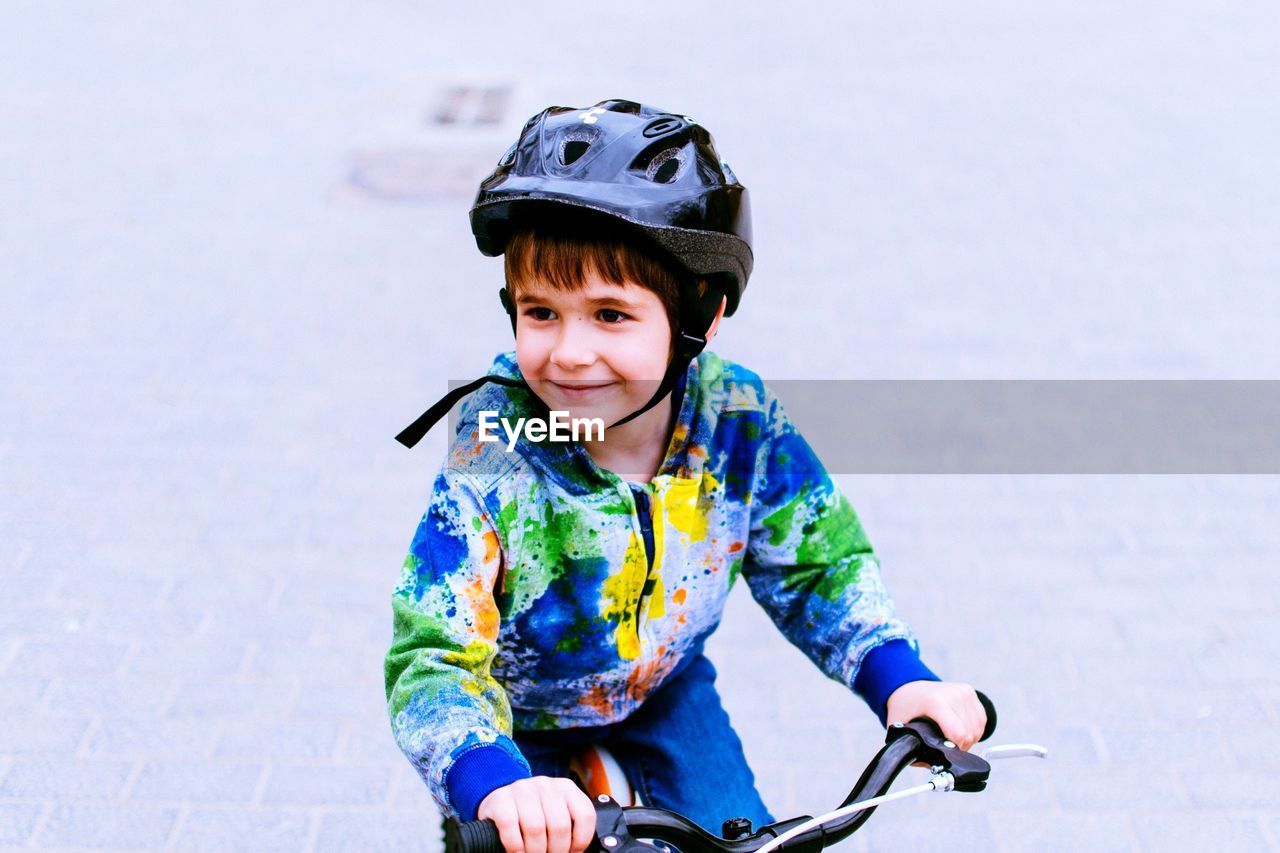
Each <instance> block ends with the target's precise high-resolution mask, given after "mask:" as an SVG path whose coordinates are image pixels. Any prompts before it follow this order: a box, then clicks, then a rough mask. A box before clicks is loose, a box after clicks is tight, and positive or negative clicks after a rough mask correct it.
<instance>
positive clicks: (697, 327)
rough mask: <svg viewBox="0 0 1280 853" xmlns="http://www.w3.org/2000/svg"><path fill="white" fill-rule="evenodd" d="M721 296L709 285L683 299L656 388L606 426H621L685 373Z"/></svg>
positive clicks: (649, 406) (659, 399)
mask: <svg viewBox="0 0 1280 853" xmlns="http://www.w3.org/2000/svg"><path fill="white" fill-rule="evenodd" d="M722 296H723V294H722V293H721V292H720V291H719V290H717V289H716V288H714V287H708V288H707V292H706V293H704V294H702V295H701V296H695V297H691V298H689V299H687V300H685V301H684V303H683V305H682V306H681V311H680V328H679V329H677V330H676V338H675V346H674V349H675V353H674V354H673V355H672V357H671V362H670V363H669V364H668V365H667V372H666V374H664V375H663V377H662V383H661V384H660V385H659V386H658V390H657V391H655V392H654V394H653V396H652V397H650V398H649V402H647V403H645V404H644V405H643V406H642V407H640V408H639V409H636V410H635V411H634V412H632V413H631V414H629V415H627V416H626V417H625V418H623V419H622V420H620V421H618V422H617V423H615V424H613V425H612V426H610V427H608V428H607V429H613V428H614V427H620V426H622V425H623V424H625V423H627V422H628V421H630V420H633V419H634V418H638V417H640V416H641V415H643V414H644V413H645V412H647V411H649V410H650V409H652V408H653V407H654V406H656V405H658V404H659V403H661V402H662V399H663V398H664V397H666V396H667V394H669V393H671V391H672V390H674V389H675V387H676V383H678V382H679V381H680V377H682V376H684V374H685V371H687V370H688V369H689V364H690V362H692V361H693V360H694V359H695V358H697V357H698V354H699V353H701V352H702V350H703V349H705V348H706V346H707V331H708V330H709V329H710V328H711V322H712V321H713V320H714V319H715V317H716V311H717V310H719V308H720V299H721V297H722Z"/></svg>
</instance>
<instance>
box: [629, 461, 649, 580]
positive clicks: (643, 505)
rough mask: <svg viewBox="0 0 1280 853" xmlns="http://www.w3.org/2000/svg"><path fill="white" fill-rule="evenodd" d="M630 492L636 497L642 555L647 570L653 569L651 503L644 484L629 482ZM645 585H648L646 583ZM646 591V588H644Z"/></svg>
mask: <svg viewBox="0 0 1280 853" xmlns="http://www.w3.org/2000/svg"><path fill="white" fill-rule="evenodd" d="M631 493H632V494H633V495H635V498H636V515H637V516H638V517H639V519H640V536H641V537H642V538H643V539H644V557H645V561H646V562H647V563H648V564H649V571H653V548H654V545H653V503H652V502H651V501H650V500H649V493H648V492H646V491H645V490H644V486H637V485H636V484H635V483H632V484H631ZM645 586H648V584H647V583H646V584H645ZM645 592H646V593H647V592H648V590H647V589H646V590H645Z"/></svg>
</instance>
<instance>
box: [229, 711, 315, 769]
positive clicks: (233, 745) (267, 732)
mask: <svg viewBox="0 0 1280 853" xmlns="http://www.w3.org/2000/svg"><path fill="white" fill-rule="evenodd" d="M339 732H340V727H339V726H338V724H337V723H333V722H329V721H306V720H298V721H294V722H284V723H280V722H271V721H266V720H262V721H257V720H234V721H231V722H228V723H227V724H226V725H225V726H224V727H223V729H222V735H221V737H219V738H218V743H217V746H216V747H215V748H214V752H213V754H214V757H215V758H245V759H258V760H261V759H269V760H271V761H287V760H291V759H300V758H313V759H329V758H332V757H333V755H334V752H335V750H336V749H337V746H338V734H339Z"/></svg>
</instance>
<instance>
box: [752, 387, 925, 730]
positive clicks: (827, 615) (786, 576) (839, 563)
mask: <svg viewBox="0 0 1280 853" xmlns="http://www.w3.org/2000/svg"><path fill="white" fill-rule="evenodd" d="M766 402H767V404H768V405H767V408H766V418H765V424H764V427H763V434H762V438H763V441H762V444H761V447H760V450H759V456H758V457H757V464H756V478H755V489H754V491H753V494H752V508H751V533H750V540H749V542H748V547H747V555H746V558H745V560H744V562H743V568H742V574H743V577H744V578H745V579H746V581H747V585H748V587H749V588H750V589H751V595H752V596H753V597H754V598H755V599H756V601H757V602H759V603H760V605H761V606H762V607H763V608H764V609H765V611H766V612H767V613H768V614H769V616H770V618H771V619H772V620H773V621H774V623H775V624H776V625H777V626H778V628H779V629H780V630H781V631H782V633H783V634H784V635H785V636H786V637H787V639H788V640H790V641H791V642H792V643H793V644H794V645H796V646H797V647H798V648H799V649H801V650H802V651H803V652H804V653H805V654H806V655H808V657H809V658H810V659H811V660H812V661H813V662H814V663H815V664H817V666H818V668H819V669H821V670H822V671H823V672H824V673H826V675H827V676H828V677H830V678H833V679H835V680H836V681H839V682H841V683H843V684H845V685H846V686H848V687H849V688H850V689H852V690H853V691H854V692H856V693H857V694H858V695H859V696H861V697H862V698H863V699H864V700H865V701H866V702H867V704H868V705H869V706H870V707H871V709H872V710H873V711H874V712H875V713H876V715H877V716H878V717H879V718H880V721H881V722H882V723H883V722H884V721H885V706H886V704H887V702H888V699H889V696H890V694H892V693H893V691H894V690H897V689H898V688H899V687H901V686H902V685H903V684H906V683H908V682H911V681H920V680H929V681H937V680H938V677H937V676H936V675H934V674H933V673H932V672H931V671H930V670H929V668H928V667H926V666H925V665H924V664H923V663H922V662H921V661H920V655H919V647H918V645H917V643H916V640H915V638H914V637H913V636H912V634H911V631H910V629H908V627H907V626H906V624H905V623H903V622H902V621H901V620H900V619H898V618H897V617H895V616H894V611H893V601H892V599H891V598H890V597H889V594H888V592H887V591H886V590H885V587H884V584H883V583H882V582H881V578H880V564H879V561H878V560H877V559H876V556H875V554H874V553H873V552H872V550H871V545H870V543H869V542H868V541H867V537H866V534H865V533H864V532H863V530H862V525H861V523H860V522H859V521H858V516H857V514H856V513H855V512H854V510H853V506H852V505H850V503H849V501H848V499H847V498H846V497H845V496H844V494H843V493H842V492H841V491H840V489H839V488H838V487H837V486H836V484H835V483H834V482H833V481H832V479H831V477H830V475H828V474H827V471H826V469H825V468H823V466H822V463H821V462H820V461H819V460H818V457H817V455H816V454H815V453H814V452H813V449H812V448H811V447H809V444H808V442H806V441H805V440H804V437H803V436H801V435H800V433H799V432H798V431H797V430H796V428H795V426H794V425H793V424H792V423H791V420H790V419H789V418H788V417H787V415H786V413H785V412H784V411H783V408H782V404H781V403H780V402H779V401H778V399H777V398H776V397H774V396H773V394H772V393H771V392H766Z"/></svg>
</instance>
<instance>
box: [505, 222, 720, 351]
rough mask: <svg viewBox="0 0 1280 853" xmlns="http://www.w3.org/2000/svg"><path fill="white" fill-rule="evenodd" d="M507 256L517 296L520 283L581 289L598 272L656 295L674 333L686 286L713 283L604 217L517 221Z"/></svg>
mask: <svg viewBox="0 0 1280 853" xmlns="http://www.w3.org/2000/svg"><path fill="white" fill-rule="evenodd" d="M504 256H505V258H504V259H505V269H506V276H507V288H508V290H510V291H511V297H512V299H513V300H514V299H515V298H516V297H517V295H518V293H519V291H520V287H521V286H522V285H524V284H528V283H529V282H532V281H539V282H541V283H544V284H546V285H547V286H548V287H550V288H552V289H553V290H562V291H573V290H580V289H581V288H582V287H583V286H584V285H585V284H586V278H587V275H588V274H589V273H591V272H595V273H596V274H597V275H599V276H600V277H601V278H602V279H604V280H605V281H608V282H611V283H613V284H627V283H630V284H635V285H637V286H639V287H643V288H644V289H645V290H649V291H652V292H653V293H654V294H656V295H657V297H658V299H660V300H661V301H662V306H663V307H664V308H666V309H667V320H668V321H669V322H670V324H671V333H672V335H675V333H676V331H677V328H678V326H679V322H680V288H681V287H682V286H685V287H693V288H696V292H697V293H699V294H702V293H705V292H706V288H707V286H708V285H707V282H706V280H705V279H696V278H694V277H693V276H692V275H691V274H690V273H688V272H686V271H684V270H683V269H681V268H680V267H679V266H677V265H676V264H675V263H674V262H673V261H671V260H669V259H667V258H666V257H664V256H663V255H662V254H661V252H660V250H657V249H654V248H650V247H649V246H647V245H645V244H644V243H643V242H642V241H641V240H640V239H637V238H635V237H633V236H632V235H631V234H629V233H626V232H625V231H623V230H621V229H619V228H618V227H617V226H616V225H611V224H610V223H608V222H606V221H602V220H600V219H599V218H598V217H597V218H586V217H574V218H572V219H569V218H565V217H559V218H554V219H553V218H551V217H548V218H546V219H544V220H542V221H539V222H536V223H525V224H522V225H520V226H517V227H516V228H515V230H513V231H512V233H511V236H510V237H509V238H508V240H507V246H506V250H505V252H504Z"/></svg>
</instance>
